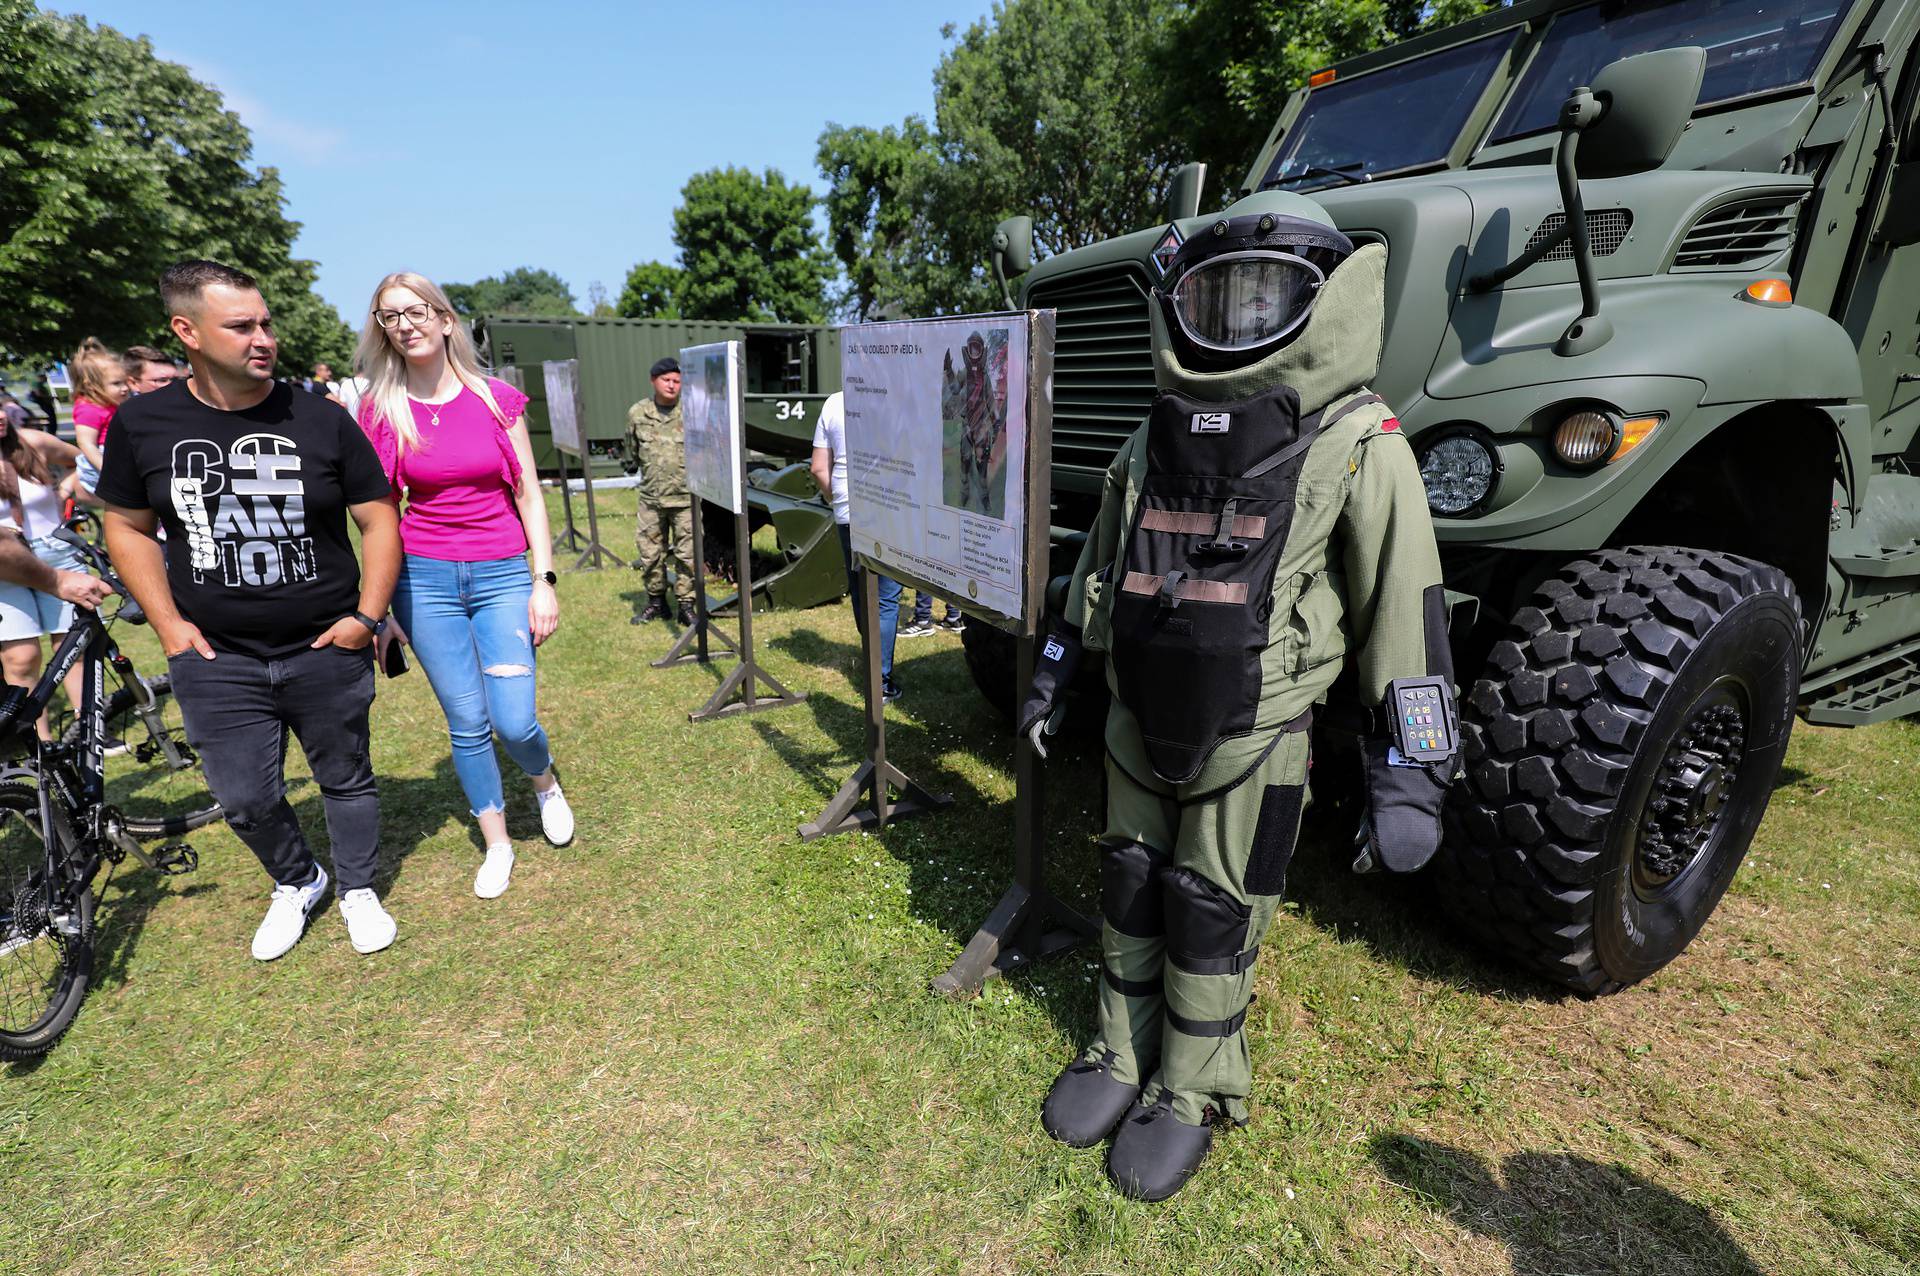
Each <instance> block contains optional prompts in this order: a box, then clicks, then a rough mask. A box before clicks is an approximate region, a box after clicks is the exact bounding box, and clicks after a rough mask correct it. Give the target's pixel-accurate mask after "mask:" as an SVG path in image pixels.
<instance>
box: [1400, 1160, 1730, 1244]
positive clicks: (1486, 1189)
mask: <svg viewBox="0 0 1920 1276" xmlns="http://www.w3.org/2000/svg"><path fill="white" fill-rule="evenodd" d="M1372 1153H1373V1158H1374V1161H1375V1163H1377V1164H1378V1165H1379V1166H1380V1169H1381V1171H1382V1172H1383V1173H1385V1174H1386V1176H1387V1177H1388V1178H1390V1179H1392V1180H1393V1181H1394V1182H1396V1183H1398V1184H1400V1185H1401V1186H1402V1187H1405V1188H1407V1189H1408V1190H1410V1191H1412V1192H1413V1193H1414V1194H1415V1195H1416V1196H1418V1197H1419V1198H1420V1199H1421V1200H1422V1202H1424V1203H1426V1204H1427V1205H1429V1206H1430V1207H1433V1208H1435V1209H1437V1210H1439V1211H1442V1212H1444V1213H1445V1214H1446V1215H1447V1217H1449V1218H1451V1219H1452V1220H1453V1221H1454V1222H1455V1223H1457V1224H1458V1225H1460V1226H1461V1227H1464V1228H1466V1229H1467V1230H1468V1231H1471V1232H1475V1233H1478V1234H1479V1235H1481V1236H1485V1237H1488V1238H1490V1239H1492V1240H1496V1241H1498V1242H1500V1243H1501V1244H1502V1245H1505V1246H1506V1247H1507V1252H1508V1254H1509V1256H1510V1257H1511V1259H1512V1262H1513V1271H1514V1276H1601V1274H1602V1273H1606V1274H1607V1276H1613V1274H1615V1273H1618V1274H1621V1276H1626V1274H1629V1273H1630V1274H1632V1276H1639V1274H1640V1273H1646V1272H1658V1273H1661V1276H1704V1274H1705V1273H1717V1274H1722V1276H1760V1271H1761V1269H1760V1267H1759V1266H1758V1265H1757V1264H1756V1263H1755V1262H1754V1261H1753V1259H1752V1258H1751V1257H1749V1256H1748V1255H1747V1253H1746V1251H1745V1250H1743V1249H1741V1247H1740V1246H1739V1245H1738V1244H1737V1243H1736V1242H1735V1241H1734V1239H1733V1238H1732V1237H1731V1236H1729V1235H1727V1233H1726V1231H1725V1230H1724V1229H1723V1228H1721V1226H1720V1225H1719V1224H1718V1223H1715V1222H1714V1221H1713V1219H1712V1218H1711V1217H1710V1216H1709V1215H1708V1214H1707V1212H1706V1211H1705V1210H1703V1209H1701V1208H1700V1207H1699V1206H1697V1205H1695V1204H1693V1203H1692V1202H1690V1201H1688V1200H1686V1199H1684V1198H1683V1197H1680V1196H1677V1195H1675V1194H1674V1193H1672V1192H1670V1191H1668V1190H1667V1189H1665V1188H1663V1187H1660V1186H1658V1185H1656V1184H1654V1183H1652V1182H1649V1181H1648V1180H1647V1179H1644V1178H1642V1177H1641V1176H1639V1175H1637V1174H1634V1173H1632V1172H1630V1171H1628V1170H1624V1169H1622V1168H1620V1167H1619V1166H1613V1165H1602V1164H1600V1163H1599V1162H1596V1161H1590V1160H1588V1159H1587V1158H1585V1157H1581V1156H1574V1155H1572V1154H1571V1153H1565V1152H1519V1153H1516V1154H1514V1155H1512V1156H1509V1157H1508V1158H1507V1159H1506V1161H1505V1162H1504V1163H1503V1164H1502V1165H1501V1166H1500V1173H1499V1175H1498V1178H1496V1176H1495V1174H1494V1170H1493V1167H1492V1166H1491V1165H1490V1164H1489V1163H1488V1162H1486V1161H1484V1160H1482V1159H1481V1158H1480V1157H1478V1156H1475V1155H1474V1154H1473V1153H1470V1152H1466V1151H1463V1150H1461V1149H1459V1148H1454V1147H1448V1146H1447V1145H1445V1144H1443V1143H1432V1142H1429V1141H1427V1140H1425V1139H1419V1138H1414V1137H1413V1136H1411V1135H1405V1134H1384V1135H1379V1136H1376V1137H1375V1138H1374V1140H1373V1142H1372Z"/></svg>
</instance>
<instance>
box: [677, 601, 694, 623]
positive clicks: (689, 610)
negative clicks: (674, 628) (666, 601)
mask: <svg viewBox="0 0 1920 1276" xmlns="http://www.w3.org/2000/svg"><path fill="white" fill-rule="evenodd" d="M679 621H680V627H681V628H682V629H684V628H686V627H687V626H688V625H691V624H692V623H693V604H692V603H681V604H680V613H679Z"/></svg>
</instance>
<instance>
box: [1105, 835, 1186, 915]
mask: <svg viewBox="0 0 1920 1276" xmlns="http://www.w3.org/2000/svg"><path fill="white" fill-rule="evenodd" d="M1170 862H1171V861H1169V859H1168V858H1167V856H1166V855H1165V854H1163V853H1162V852H1160V851H1156V850H1154V849H1153V848H1152V847H1150V846H1142V845H1141V844H1140V843H1138V842H1107V843H1105V844H1104V845H1103V846H1102V849H1101V855H1100V911H1101V912H1103V913H1104V914H1106V918H1107V925H1109V926H1111V927H1113V928H1114V929H1115V930H1117V931H1119V932H1120V933H1121V934H1122V935H1131V936H1133V937H1134V938H1135V939H1157V938H1159V937H1160V935H1162V934H1163V933H1165V931H1166V922H1165V920H1164V918H1163V917H1162V913H1161V899H1160V875H1161V874H1162V873H1163V872H1164V871H1165V870H1166V868H1167V867H1168V865H1169V864H1170Z"/></svg>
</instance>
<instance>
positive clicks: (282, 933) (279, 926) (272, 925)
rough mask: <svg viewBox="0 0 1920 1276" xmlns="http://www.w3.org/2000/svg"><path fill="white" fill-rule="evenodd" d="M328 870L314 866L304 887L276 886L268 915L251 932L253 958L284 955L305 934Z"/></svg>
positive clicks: (319, 897)
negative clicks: (258, 927) (256, 928)
mask: <svg viewBox="0 0 1920 1276" xmlns="http://www.w3.org/2000/svg"><path fill="white" fill-rule="evenodd" d="M327 886H328V881H327V870H326V869H324V868H321V867H320V866H319V865H317V864H316V865H314V869H313V880H312V881H311V882H308V883H307V884H306V885H305V886H276V887H274V888H273V900H272V902H270V903H269V904H268V905H267V915H266V916H265V917H263V918H262V919H261V920H260V929H259V930H256V931H254V932H253V956H254V959H255V960H256V961H272V960H273V959H274V958H275V957H279V956H283V955H284V954H285V953H286V951H287V950H288V949H289V948H292V947H293V946H294V945H295V944H297V943H299V942H300V936H302V935H304V934H306V931H307V918H309V917H311V916H313V910H314V909H316V908H318V907H319V906H320V900H321V899H322V897H324V896H325V895H326V893H327Z"/></svg>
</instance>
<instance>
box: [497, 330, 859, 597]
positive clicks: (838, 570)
mask: <svg viewBox="0 0 1920 1276" xmlns="http://www.w3.org/2000/svg"><path fill="white" fill-rule="evenodd" d="M475 339H476V340H477V341H478V342H479V344H480V347H481V350H482V352H483V353H484V355H485V357H486V359H487V361H488V362H489V363H490V364H491V365H492V366H495V367H505V366H509V365H512V366H516V367H518V368H520V369H521V372H522V374H523V375H522V380H523V382H524V384H525V387H526V392H527V397H528V400H529V402H528V404H527V427H528V430H529V432H530V433H531V434H532V438H533V450H534V458H535V460H536V462H537V463H538V465H539V467H540V469H541V471H542V472H543V473H556V472H557V471H558V469H559V465H560V460H559V456H558V454H557V453H556V452H555V451H554V449H553V445H552V443H551V441H550V437H551V436H550V434H549V431H548V426H547V402H546V398H547V396H546V384H545V380H544V378H543V376H542V373H541V366H540V365H541V364H542V363H544V362H546V361H547V360H550V359H578V360H579V361H580V391H581V398H582V400H583V410H582V416H581V433H582V435H583V437H584V439H585V441H586V444H587V447H588V449H589V450H590V451H591V452H592V453H593V458H594V473H595V475H602V474H604V475H609V476H611V475H613V474H617V473H618V472H619V470H620V460H619V452H620V443H621V439H622V438H623V437H624V436H625V434H626V428H627V409H628V408H630V407H632V406H633V405H634V404H635V403H637V402H639V401H640V400H641V399H642V398H644V397H646V396H648V395H651V394H652V393H653V386H652V383H651V381H650V380H649V379H648V377H647V370H648V369H649V368H651V367H652V366H653V363H654V361H655V360H657V359H660V358H662V357H663V356H667V355H676V356H677V355H678V354H679V353H680V351H681V350H682V349H684V348H685V347H687V346H695V345H704V344H706V343H709V342H714V341H740V342H742V343H743V344H744V345H745V347H746V363H747V386H746V417H747V440H746V441H747V447H748V448H749V450H750V453H751V454H753V455H750V458H749V462H748V474H747V489H746V493H747V503H748V506H749V518H750V521H751V523H752V525H753V526H754V527H755V529H756V530H757V529H758V528H760V527H762V526H765V525H767V524H769V523H770V524H771V525H772V526H773V528H774V534H775V536H776V537H777V538H778V541H779V552H780V556H781V558H782V560H783V561H782V562H781V563H780V564H779V565H778V566H776V567H773V568H771V569H769V568H768V567H767V566H766V565H765V564H764V563H762V564H758V565H756V569H755V574H754V594H755V597H756V605H759V606H763V607H765V606H780V607H810V606H813V605H815V604H817V603H822V602H828V601H832V600H834V599H837V598H840V597H842V596H844V595H845V593H846V569H845V567H844V560H843V559H842V557H841V554H840V541H839V538H838V537H837V536H835V535H834V532H833V509H832V507H831V506H830V505H829V504H828V503H827V502H826V501H824V500H822V499H821V497H820V494H819V492H818V490H817V489H816V488H815V486H814V483H813V479H812V477H811V476H810V475H809V474H808V472H807V465H806V462H807V459H808V457H809V456H810V455H811V453H812V450H813V430H814V425H815V424H816V419H817V418H818V416H819V412H820V405H821V404H822V403H823V402H825V401H826V399H827V397H828V396H829V395H831V394H832V393H834V392H835V391H836V390H838V389H839V388H840V340H839V337H838V336H837V334H836V333H835V332H834V330H833V329H832V328H831V327H829V326H827V325H824V324H769V323H723V322H715V321H710V320H689V319H588V318H571V319H566V318H561V319H549V318H531V317H526V316H516V315H486V316H484V317H483V318H481V319H480V320H479V321H478V322H477V323H476V324H475ZM778 462H788V464H786V465H784V466H782V465H779V464H777V463H778ZM568 464H569V468H573V467H575V466H577V464H578V463H577V462H569V463H568ZM723 539H724V541H725V543H726V544H731V543H732V540H731V535H730V534H729V536H727V537H726V538H723Z"/></svg>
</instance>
